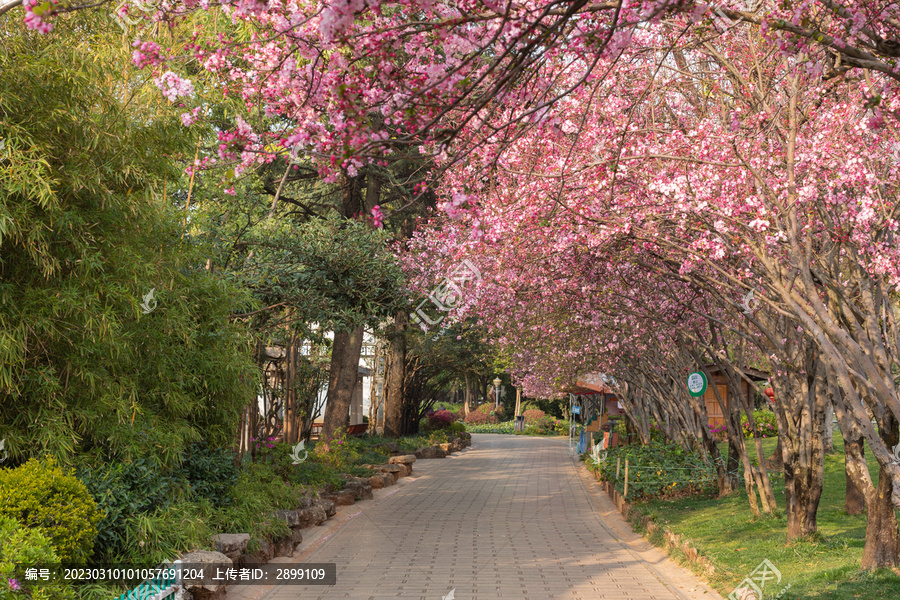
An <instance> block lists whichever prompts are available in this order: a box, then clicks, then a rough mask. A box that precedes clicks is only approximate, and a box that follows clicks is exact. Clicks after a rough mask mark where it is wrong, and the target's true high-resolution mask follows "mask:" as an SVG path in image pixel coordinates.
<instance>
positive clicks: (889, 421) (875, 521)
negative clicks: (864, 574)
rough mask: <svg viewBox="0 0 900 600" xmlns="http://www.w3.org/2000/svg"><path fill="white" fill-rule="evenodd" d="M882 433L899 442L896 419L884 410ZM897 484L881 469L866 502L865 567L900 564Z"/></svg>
mask: <svg viewBox="0 0 900 600" xmlns="http://www.w3.org/2000/svg"><path fill="white" fill-rule="evenodd" d="M878 430H879V434H880V435H881V439H882V440H883V441H884V443H885V445H886V446H887V447H888V448H893V447H894V446H896V445H897V441H898V437H900V436H898V430H897V421H896V420H895V419H894V417H893V415H892V414H891V413H890V412H885V413H884V415H883V416H882V419H881V421H880V422H879V427H878ZM893 488H894V485H893V482H892V481H891V476H890V474H889V473H887V471H885V469H884V467H880V468H879V470H878V487H877V488H876V490H875V494H874V496H873V497H871V498H870V499H867V502H866V545H865V547H863V556H862V564H861V567H862V568H863V570H866V571H871V570H873V569H881V568H890V567H895V566H897V565H898V564H900V532H898V531H897V510H896V508H895V507H894V504H893V502H892V501H891V492H892V491H893Z"/></svg>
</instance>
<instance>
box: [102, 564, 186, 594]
mask: <svg viewBox="0 0 900 600" xmlns="http://www.w3.org/2000/svg"><path fill="white" fill-rule="evenodd" d="M161 572H163V573H165V574H166V575H168V574H171V577H159V578H154V579H148V580H147V581H145V582H144V583H142V584H140V585H139V586H137V587H136V588H134V589H132V590H128V591H127V592H125V593H124V594H122V595H121V596H119V597H118V598H116V600H163V599H164V598H171V599H172V600H181V598H182V595H183V594H184V589H183V587H184V586H183V585H182V583H183V582H182V572H181V561H180V560H176V561H175V562H174V563H173V564H172V565H171V567H169V566H168V565H167V566H166V568H164V569H161Z"/></svg>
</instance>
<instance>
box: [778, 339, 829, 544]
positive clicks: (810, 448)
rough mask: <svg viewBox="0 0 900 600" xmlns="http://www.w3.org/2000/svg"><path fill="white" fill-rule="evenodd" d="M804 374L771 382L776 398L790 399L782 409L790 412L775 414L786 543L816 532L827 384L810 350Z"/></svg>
mask: <svg viewBox="0 0 900 600" xmlns="http://www.w3.org/2000/svg"><path fill="white" fill-rule="evenodd" d="M805 371H806V375H803V374H797V373H794V374H790V375H785V376H783V379H782V378H775V379H773V384H775V385H778V384H779V383H781V384H782V386H781V389H780V390H779V389H777V388H776V394H781V396H780V397H782V398H786V399H788V398H790V400H787V401H786V402H785V405H786V407H789V408H790V410H791V412H787V411H786V410H784V409H782V410H781V411H778V412H777V413H776V415H777V416H778V421H779V422H778V437H779V439H780V440H781V441H782V448H783V454H782V456H783V459H784V497H785V513H786V514H787V539H788V541H790V540H794V539H797V538H802V537H806V536H809V535H812V534H813V533H815V532H816V530H817V521H816V513H817V511H818V509H819V501H820V500H821V498H822V484H823V481H824V467H825V464H824V458H825V452H824V450H825V448H824V433H825V404H826V402H827V400H826V394H827V387H826V383H827V382H826V379H825V365H824V364H823V363H822V362H821V361H819V360H818V359H817V358H814V354H813V353H812V351H811V350H810V351H808V353H807V363H806V369H805ZM779 379H781V381H780V382H779ZM785 383H788V384H789V385H783V384H785Z"/></svg>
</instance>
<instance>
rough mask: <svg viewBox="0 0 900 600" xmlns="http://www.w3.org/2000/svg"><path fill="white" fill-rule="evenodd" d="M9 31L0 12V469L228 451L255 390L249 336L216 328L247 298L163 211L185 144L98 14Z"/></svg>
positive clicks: (187, 149) (178, 182)
mask: <svg viewBox="0 0 900 600" xmlns="http://www.w3.org/2000/svg"><path fill="white" fill-rule="evenodd" d="M20 21H21V19H17V18H16V17H15V15H12V16H10V14H8V15H4V16H3V17H0V38H2V50H0V439H6V448H7V450H9V452H10V459H11V463H7V464H15V463H18V462H22V461H24V460H25V459H26V458H28V457H29V456H35V455H42V454H50V455H53V456H56V457H57V458H58V459H59V460H60V461H61V462H63V463H69V462H71V461H72V457H73V455H74V454H75V453H80V454H85V455H87V456H93V457H95V458H96V459H97V460H107V459H110V458H121V459H126V460H127V459H130V458H133V457H137V456H144V457H152V458H154V459H156V460H157V461H158V462H160V463H171V462H174V461H176V460H177V457H178V456H180V454H181V450H182V448H183V447H184V446H185V445H186V444H187V443H189V442H191V441H195V440H198V439H200V438H206V439H207V440H209V441H210V442H211V443H214V444H216V443H218V444H222V443H228V442H229V441H230V440H231V436H232V435H233V428H234V426H235V425H236V421H237V415H238V414H239V411H240V408H239V407H240V406H241V405H242V404H244V403H245V402H246V400H247V398H249V397H252V396H253V391H252V380H253V375H252V371H251V369H252V365H251V362H250V359H249V356H250V351H249V347H248V344H247V337H246V335H245V331H244V330H243V329H242V328H241V326H240V325H238V324H233V323H230V322H229V319H228V316H229V314H230V313H231V312H232V310H233V309H234V308H235V307H243V306H246V305H247V304H248V299H247V297H245V295H244V294H243V293H242V292H240V290H239V288H236V287H234V286H233V285H231V284H229V283H227V282H225V281H223V280H221V279H220V278H218V277H216V276H215V275H214V274H213V273H210V272H209V271H207V270H206V269H205V268H204V265H205V258H206V255H207V251H206V249H205V248H203V247H202V246H200V245H199V244H195V243H188V242H185V241H183V240H182V237H183V234H182V230H181V223H182V219H183V215H177V214H174V212H173V209H172V207H171V203H170V201H169V199H170V198H171V197H172V196H173V195H174V194H175V193H177V192H178V190H181V189H184V188H185V187H186V185H185V182H184V178H183V172H182V169H183V168H184V166H185V164H186V161H185V159H184V157H189V156H191V155H192V152H191V150H192V147H193V146H194V145H195V144H196V139H190V138H189V137H188V136H189V132H188V130H186V129H185V128H184V127H182V125H181V123H180V121H179V119H178V116H177V115H178V113H177V112H176V110H175V108H174V107H171V106H168V105H167V103H166V102H165V100H162V99H160V97H159V94H158V91H157V90H156V89H155V87H154V86H153V84H152V82H149V81H146V80H145V79H143V78H142V77H144V76H143V75H142V74H140V73H139V72H136V71H135V70H134V69H133V68H131V66H130V64H129V57H130V51H131V48H130V46H129V43H128V40H126V39H123V38H122V37H121V31H119V30H118V29H117V28H116V26H115V25H114V24H112V23H110V22H109V21H108V19H106V16H105V15H103V14H92V13H90V12H88V13H85V14H78V15H72V16H69V17H63V18H60V19H59V20H58V21H57V26H56V28H55V30H54V32H53V33H52V34H50V35H39V34H34V33H32V32H28V31H26V30H25V29H24V27H23V26H22V25H21V22H20ZM151 289H152V290H154V295H155V298H154V300H155V308H154V310H152V311H150V312H147V311H146V309H145V308H142V303H143V302H144V298H145V296H146V295H147V294H148V293H149V292H150V290H151ZM145 306H154V304H153V303H146V304H145ZM145 313H146V314H145ZM4 466H6V465H4Z"/></svg>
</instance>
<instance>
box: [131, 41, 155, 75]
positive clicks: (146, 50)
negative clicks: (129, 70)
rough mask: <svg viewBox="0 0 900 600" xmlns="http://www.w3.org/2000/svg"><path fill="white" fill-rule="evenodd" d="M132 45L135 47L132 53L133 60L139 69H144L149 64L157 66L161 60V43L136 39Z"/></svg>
mask: <svg viewBox="0 0 900 600" xmlns="http://www.w3.org/2000/svg"><path fill="white" fill-rule="evenodd" d="M131 45H132V46H133V47H134V52H132V54H131V62H132V63H134V66H136V67H137V68H138V69H143V68H144V67H146V66H147V65H153V66H156V65H158V64H159V63H160V62H161V61H160V58H159V45H158V44H156V43H155V42H142V41H141V40H134V43H133V44H131Z"/></svg>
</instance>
